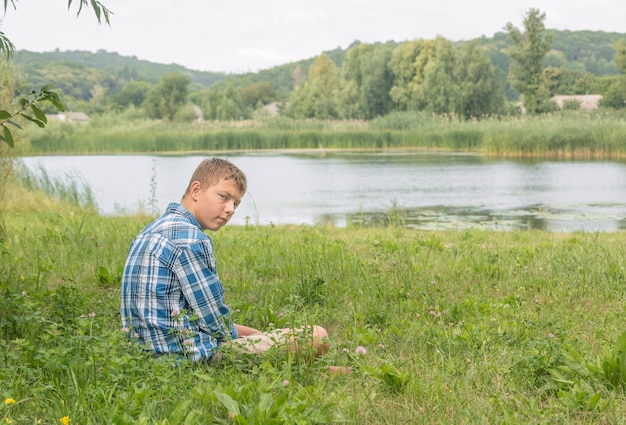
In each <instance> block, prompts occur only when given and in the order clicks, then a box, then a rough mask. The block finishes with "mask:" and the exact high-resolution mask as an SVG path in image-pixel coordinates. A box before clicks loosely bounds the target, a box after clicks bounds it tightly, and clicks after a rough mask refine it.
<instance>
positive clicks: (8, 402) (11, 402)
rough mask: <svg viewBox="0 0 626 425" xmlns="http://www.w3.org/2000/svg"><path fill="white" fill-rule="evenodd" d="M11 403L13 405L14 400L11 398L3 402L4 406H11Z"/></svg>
mask: <svg viewBox="0 0 626 425" xmlns="http://www.w3.org/2000/svg"><path fill="white" fill-rule="evenodd" d="M13 403H15V399H14V398H13V397H9V398H7V399H6V400H4V404H6V405H7V406H10V405H12V404H13Z"/></svg>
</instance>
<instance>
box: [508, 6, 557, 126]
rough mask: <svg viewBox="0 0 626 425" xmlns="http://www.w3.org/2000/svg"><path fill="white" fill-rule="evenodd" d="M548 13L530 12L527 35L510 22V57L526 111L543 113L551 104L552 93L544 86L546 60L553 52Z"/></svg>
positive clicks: (533, 10) (537, 10)
mask: <svg viewBox="0 0 626 425" xmlns="http://www.w3.org/2000/svg"><path fill="white" fill-rule="evenodd" d="M545 17H546V14H545V13H542V12H540V11H539V9H529V11H528V13H527V14H526V16H525V17H524V29H525V31H524V33H523V34H522V33H521V32H520V30H519V29H517V28H515V27H514V26H513V24H511V23H510V22H509V23H508V24H507V25H506V27H505V28H506V30H507V31H508V33H509V36H510V37H511V40H512V41H513V45H512V46H511V47H510V49H509V55H510V56H511V59H513V60H514V63H513V64H512V65H511V69H510V74H511V77H512V82H511V85H512V86H513V88H514V89H516V90H517V91H519V92H520V93H521V94H522V96H523V104H524V108H525V109H526V112H527V113H529V114H536V113H540V112H543V111H544V110H545V109H546V108H547V106H548V105H547V103H548V102H549V97H550V96H549V94H548V90H547V89H546V87H545V86H544V84H543V58H544V57H545V56H546V54H547V53H548V51H549V50H550V46H551V44H552V37H551V36H550V35H549V34H548V33H547V32H546V29H545V27H544V24H543V21H544V20H545Z"/></svg>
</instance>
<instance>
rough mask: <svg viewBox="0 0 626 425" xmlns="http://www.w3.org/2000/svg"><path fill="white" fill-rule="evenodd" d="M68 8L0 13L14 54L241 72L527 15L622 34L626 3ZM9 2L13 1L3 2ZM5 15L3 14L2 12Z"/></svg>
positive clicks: (252, 2)
mask: <svg viewBox="0 0 626 425" xmlns="http://www.w3.org/2000/svg"><path fill="white" fill-rule="evenodd" d="M79 1H80V0H73V3H74V4H73V5H72V7H71V9H70V10H69V11H68V10H67V0H18V1H17V8H16V9H13V8H12V7H11V6H10V5H9V7H8V9H7V11H6V13H3V12H2V11H1V9H0V20H1V21H0V31H2V32H4V33H5V35H6V36H8V37H9V38H10V39H11V41H12V42H13V43H14V44H15V46H16V48H17V49H18V50H31V51H37V52H42V51H53V50H55V49H57V48H58V49H60V50H62V51H65V50H88V51H92V52H95V51H97V50H98V49H104V50H107V51H109V52H117V53H119V54H121V55H124V56H137V57H138V58H139V59H146V60H149V61H152V62H158V63H166V64H169V63H177V64H180V65H183V66H185V67H187V68H191V69H196V70H203V71H225V72H229V73H243V72H248V71H253V72H255V71H258V70H260V69H266V68H270V67H273V66H276V65H282V64H285V63H288V62H293V61H297V60H301V59H307V58H310V57H313V56H316V55H318V54H320V53H321V52H323V51H325V50H332V49H334V48H336V47H341V48H346V47H348V46H349V45H350V44H351V43H352V42H353V41H354V40H360V41H362V42H366V43H373V42H384V41H390V40H393V41H398V42H401V41H406V40H413V39H419V38H423V39H432V38H434V37H436V36H437V35H441V36H443V37H445V38H447V39H450V40H454V41H457V40H467V39H471V38H476V37H480V36H482V35H485V36H487V37H491V36H492V35H493V34H495V33H496V32H498V31H502V30H503V28H504V26H505V25H506V24H507V22H511V23H512V24H513V25H515V26H516V27H518V28H520V29H523V23H522V20H523V17H524V15H525V13H526V12H527V11H528V9H529V8H538V9H540V10H541V11H542V12H545V14H546V20H545V26H546V28H553V29H560V30H572V31H574V30H601V31H611V32H619V33H626V3H625V2H624V0H586V1H585V0H544V1H539V0H534V1H528V0H473V1H470V0H429V1H419V0H384V1H374V0H332V1H331V0H265V1H264V0H169V1H165V0H101V2H102V3H103V4H104V5H106V6H107V7H108V8H109V9H110V10H111V11H112V12H113V13H114V14H113V15H112V16H111V26H110V27H109V26H106V25H103V26H99V25H98V24H97V20H96V18H95V16H94V14H93V12H92V10H91V9H89V10H83V12H82V13H81V15H80V16H79V17H76V12H77V10H78V7H77V6H78V3H79ZM9 3H10V2H9ZM0 7H1V6H0Z"/></svg>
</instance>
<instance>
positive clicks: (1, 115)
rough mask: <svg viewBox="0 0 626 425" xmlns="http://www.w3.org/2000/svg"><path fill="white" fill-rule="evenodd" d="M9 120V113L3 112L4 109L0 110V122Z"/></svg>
mask: <svg viewBox="0 0 626 425" xmlns="http://www.w3.org/2000/svg"><path fill="white" fill-rule="evenodd" d="M9 118H11V113H10V112H9V111H5V110H4V109H0V120H7V119H9Z"/></svg>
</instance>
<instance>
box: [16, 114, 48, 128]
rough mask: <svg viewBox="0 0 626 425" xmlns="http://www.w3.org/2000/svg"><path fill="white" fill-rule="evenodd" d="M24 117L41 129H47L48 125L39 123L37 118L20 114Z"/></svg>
mask: <svg viewBox="0 0 626 425" xmlns="http://www.w3.org/2000/svg"><path fill="white" fill-rule="evenodd" d="M20 115H21V116H22V117H24V118H26V119H27V120H28V121H30V122H34V123H35V124H37V125H38V126H39V128H45V127H46V124H44V123H43V122H41V121H39V120H38V119H36V118H33V117H31V116H30V115H26V114H20Z"/></svg>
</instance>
